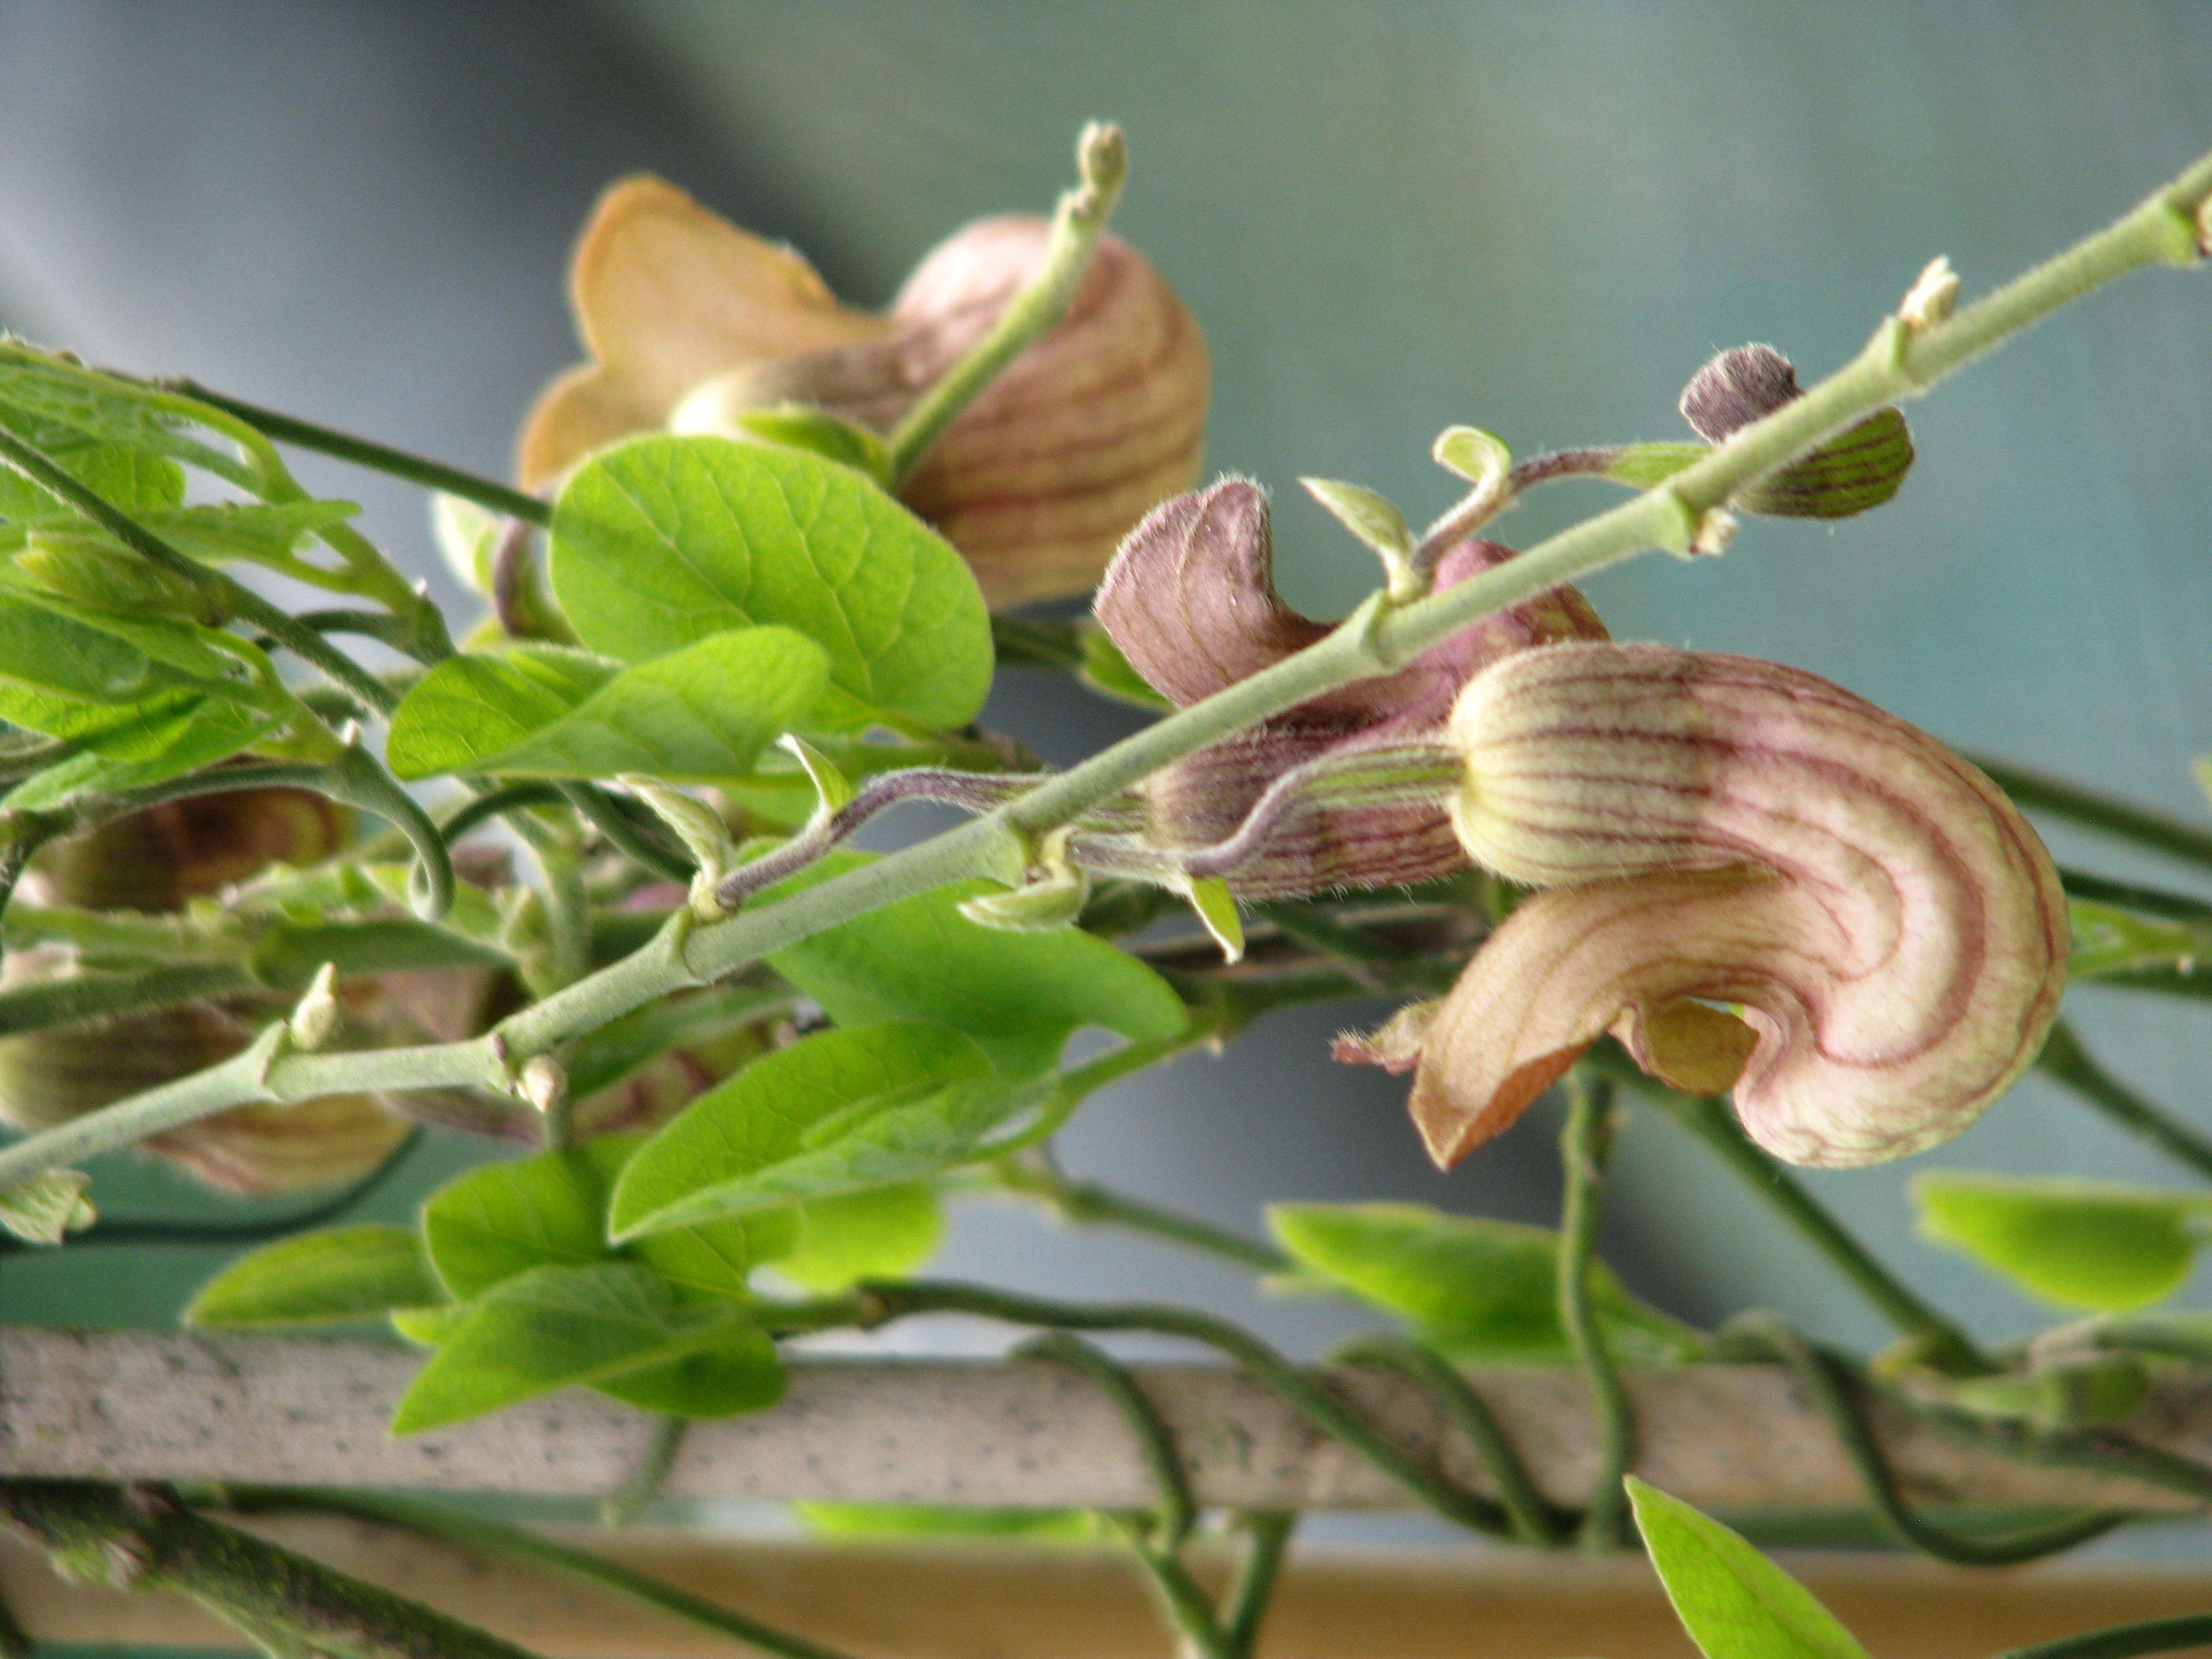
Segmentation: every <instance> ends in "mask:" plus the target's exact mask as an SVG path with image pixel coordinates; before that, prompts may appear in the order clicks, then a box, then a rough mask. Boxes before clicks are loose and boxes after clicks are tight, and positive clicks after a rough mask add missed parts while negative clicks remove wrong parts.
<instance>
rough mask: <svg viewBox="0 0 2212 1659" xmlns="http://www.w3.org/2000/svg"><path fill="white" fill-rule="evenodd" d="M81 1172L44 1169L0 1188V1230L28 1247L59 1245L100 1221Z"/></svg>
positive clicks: (90, 1181)
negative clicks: (69, 1236)
mask: <svg viewBox="0 0 2212 1659" xmlns="http://www.w3.org/2000/svg"><path fill="white" fill-rule="evenodd" d="M91 1185H92V1177H91V1176H88V1175H87V1174H85V1172H84V1171H83V1170H41V1171H40V1172H39V1173H38V1174H37V1175H34V1176H31V1177H29V1178H28V1179H27V1180H24V1181H19V1182H16V1183H15V1185H14V1186H12V1187H0V1231H6V1232H8V1233H9V1234H11V1235H13V1236H14V1237H17V1238H20V1239H21V1240H23V1241H24V1242H25V1243H28V1244H58V1243H62V1241H63V1239H64V1237H66V1236H67V1235H68V1234H70V1233H76V1232H82V1231H84V1230H85V1229H86V1228H87V1227H89V1226H90V1225H92V1224H93V1223H94V1222H95V1221H97V1220H98V1219H100V1214H99V1212H98V1211H96V1210H94V1208H93V1207H92V1200H90V1199H88V1198H87V1197H86V1196H85V1195H84V1189H85V1188H88V1187H89V1186H91Z"/></svg>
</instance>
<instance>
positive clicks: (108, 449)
mask: <svg viewBox="0 0 2212 1659" xmlns="http://www.w3.org/2000/svg"><path fill="white" fill-rule="evenodd" d="M33 424H35V423H33ZM18 435H20V436H22V437H23V438H24V439H25V440H26V441H27V442H29V443H30V444H31V445H32V446H33V447H34V448H36V449H38V450H40V452H42V453H44V454H45V455H46V459H48V460H50V461H52V462H53V463H54V464H55V465H57V466H58V467H60V468H61V470H62V471H64V472H66V473H68V474H69V475H70V477H73V478H75V479H76V481H77V482H78V483H81V484H82V485H84V487H85V488H86V489H89V490H91V491H92V492H93V493H94V495H98V496H99V497H100V499H101V500H102V501H106V502H107V503H108V504H109V505H110V506H112V507H121V508H122V509H123V510H124V511H125V512H126V513H133V514H137V515H142V516H143V514H146V513H151V512H155V511H157V510H160V509H161V508H165V507H175V506H176V505H177V504H178V503H179V501H183V500H184V498H185V473H184V469H183V468H182V467H180V466H179V465H177V464H176V463H175V462H174V461H169V460H164V459H161V458H160V457H159V456H155V455H146V454H142V453H139V452H138V451H137V450H133V449H125V448H122V447H118V446H117V445H114V444H103V443H97V442H94V441H90V440H88V439H87V438H85V437H84V436H83V435H82V434H81V433H76V432H72V431H70V429H69V428H65V427H62V428H44V429H40V430H39V431H38V432H37V434H36V435H35V436H34V435H32V434H31V433H27V432H21V430H20V429H19V433H18ZM0 520H7V521H9V523H12V524H19V525H27V524H37V523H43V522H49V521H52V520H76V522H78V523H80V524H81V523H83V522H85V520H83V518H82V515H80V514H79V513H78V512H77V510H76V507H72V506H70V504H69V503H68V502H66V501H63V500H62V498H61V497H60V496H58V495H55V494H53V493H52V491H51V490H49V489H47V488H46V486H45V485H44V484H40V483H33V482H32V481H31V480H30V479H28V478H27V477H24V476H23V475H22V474H21V473H20V472H18V471H15V468H13V467H11V466H0Z"/></svg>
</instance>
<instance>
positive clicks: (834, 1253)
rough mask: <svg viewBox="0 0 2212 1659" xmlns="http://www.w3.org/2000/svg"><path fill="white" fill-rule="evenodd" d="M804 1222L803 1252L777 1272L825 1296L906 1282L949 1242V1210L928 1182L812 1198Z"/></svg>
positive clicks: (803, 1214)
mask: <svg viewBox="0 0 2212 1659" xmlns="http://www.w3.org/2000/svg"><path fill="white" fill-rule="evenodd" d="M799 1217H800V1225H801V1231H800V1235H799V1247H798V1249H795V1250H793V1252H792V1253H791V1254H790V1255H787V1256H785V1257H784V1258H783V1259H782V1260H781V1261H778V1262H777V1263H776V1264H775V1270H776V1272H778V1273H781V1274H782V1275H783V1276H784V1277H785V1278H786V1279H789V1280H791V1282H792V1283H793V1284H794V1285H799V1286H801V1287H802V1288H804V1289H805V1290H810V1291H816V1292H817V1293H818V1294H821V1295H824V1296H827V1295H829V1294H831V1293H832V1292H834V1291H842V1290H843V1289H845V1288H846V1287H847V1286H848V1285H851V1284H853V1283H854V1281H855V1280H857V1279H898V1278H902V1277H903V1276H905V1275H906V1274H908V1273H912V1272H914V1271H915V1269H916V1268H917V1267H921V1265H922V1263H924V1262H925V1261H928V1260H929V1258H930V1257H931V1256H933V1255H936V1254H937V1247H938V1246H939V1244H940V1243H943V1242H944V1239H945V1206H944V1204H943V1203H942V1202H941V1201H939V1198H938V1196H937V1189H936V1188H934V1187H932V1186H931V1185H930V1184H929V1183H928V1182H924V1181H908V1182H901V1183H899V1184H898V1185H897V1186H895V1187H871V1188H866V1189H865V1190H863V1191H860V1192H856V1193H845V1194H841V1195H839V1196H837V1197H836V1198H811V1199H809V1200H806V1202H805V1204H803V1205H801V1206H799Z"/></svg>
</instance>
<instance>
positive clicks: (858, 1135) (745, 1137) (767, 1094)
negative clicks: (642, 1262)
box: [607, 1020, 1008, 1238]
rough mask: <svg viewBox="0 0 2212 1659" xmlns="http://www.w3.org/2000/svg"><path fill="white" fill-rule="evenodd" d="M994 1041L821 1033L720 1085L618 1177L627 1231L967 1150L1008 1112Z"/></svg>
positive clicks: (905, 1173) (944, 1161)
mask: <svg viewBox="0 0 2212 1659" xmlns="http://www.w3.org/2000/svg"><path fill="white" fill-rule="evenodd" d="M1007 1109H1008V1097H1007V1094H1006V1090H1005V1088H1004V1086H1003V1085H1001V1084H1000V1080H999V1078H998V1075H997V1074H996V1073H994V1071H993V1070H992V1068H991V1063H990V1061H989V1060H987V1059H986V1058H985V1056H984V1054H983V1051H982V1050H981V1048H977V1047H976V1046H975V1044H974V1043H972V1042H969V1041H968V1039H967V1038H965V1037H963V1036H961V1035H960V1033H959V1032H957V1031H956V1030H952V1029H951V1027H949V1026H943V1025H932V1024H926V1023H924V1022H922V1021H920V1020H895V1021H890V1022H886V1023H884V1024H876V1025H860V1026H855V1027H854V1028H852V1029H850V1030H836V1031H822V1032H817V1034H816V1035H814V1036H810V1037H807V1038H806V1039H805V1040H804V1041H803V1042H796V1043H793V1045H792V1046H791V1047H790V1048H781V1049H778V1050H777V1051H776V1052H775V1053H774V1054H769V1055H768V1056H766V1057H765V1058H764V1059H762V1060H756V1061H754V1062H753V1064H752V1065H750V1066H747V1067H746V1068H745V1069H744V1071H742V1072H740V1073H738V1075H737V1076H735V1077H733V1078H732V1079H729V1081H727V1082H726V1083H724V1084H721V1085H719V1086H718V1087H715V1088H714V1089H710V1090H708V1091H707V1092H706V1093H705V1094H703V1095H702V1096H700V1097H699V1098H698V1099H696V1100H695V1101H693V1102H692V1103H690V1105H689V1106H688V1107H686V1108H685V1109H684V1111H683V1112H682V1113H681V1114H680V1115H678V1116H677V1117H676V1119H675V1120H674V1121H671V1122H670V1123H668V1124H667V1125H665V1127H662V1128H661V1129H660V1130H659V1133H656V1134H655V1135H654V1136H653V1138H652V1139H650V1140H648V1141H647V1142H646V1144H645V1145H644V1146H642V1147H641V1148H640V1149H639V1150H638V1152H637V1154H636V1156H635V1158H632V1159H631V1160H630V1161H629V1165H628V1166H627V1167H626V1168H625V1169H624V1170H623V1173H622V1176H621V1178H620V1180H618V1181H617V1182H616V1183H615V1190H614V1196H613V1199H612V1200H611V1203H610V1204H609V1206H608V1215H607V1219H608V1225H609V1228H610V1230H611V1231H612V1233H613V1234H614V1236H615V1237H617V1238H630V1237H635V1236H637V1235H639V1234H642V1233H650V1232H656V1231H659V1230H661V1229H663V1228H666V1227H673V1226H678V1225H684V1224H685V1223H689V1222H696V1221H700V1220H703V1219H706V1218H711V1217H719V1216H726V1215H733V1214H736V1213H738V1212H742V1211H746V1210H750V1209H753V1208H756V1207H757V1206H763V1205H775V1204H782V1203H786V1202H787V1201H789V1200H793V1199H813V1198H817V1197H823V1196H827V1195H829V1194H836V1193H841V1192H851V1191H854V1190H855V1189H857V1188H864V1187H876V1186H883V1185H885V1184H888V1183H890V1182H898V1181H906V1180H910V1179H912V1178H914V1177H915V1176H921V1175H927V1174H931V1173H933V1172H934V1171H936V1170H940V1169H944V1168H945V1167H946V1166H947V1165H949V1164H952V1163H954V1162H956V1161H957V1159H958V1158H960V1157H961V1156H962V1155H963V1154H964V1153H966V1152H968V1151H969V1150H970V1149H971V1148H972V1147H973V1146H975V1142H976V1140H977V1139H979V1138H980V1137H981V1135H982V1134H983V1133H986V1132H987V1130H989V1129H990V1128H991V1127H993V1126H994V1124H995V1123H997V1122H998V1121H1000V1120H1001V1119H1002V1118H1003V1117H1004V1115H1005V1114H1006V1110H1007Z"/></svg>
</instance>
